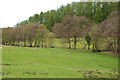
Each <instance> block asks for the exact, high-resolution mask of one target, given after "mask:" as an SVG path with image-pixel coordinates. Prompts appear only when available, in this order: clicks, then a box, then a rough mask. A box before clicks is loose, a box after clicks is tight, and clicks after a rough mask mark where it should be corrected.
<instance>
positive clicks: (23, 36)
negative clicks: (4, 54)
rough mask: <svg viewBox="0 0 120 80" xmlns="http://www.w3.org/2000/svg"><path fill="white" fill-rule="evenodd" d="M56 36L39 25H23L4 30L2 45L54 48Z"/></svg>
mask: <svg viewBox="0 0 120 80" xmlns="http://www.w3.org/2000/svg"><path fill="white" fill-rule="evenodd" d="M54 39H55V35H54V34H53V33H52V32H50V31H49V30H48V29H46V26H45V25H43V24H39V23H31V22H30V23H28V24H21V25H19V26H18V27H15V28H13V27H8V28H3V29H2V44H3V45H12V46H20V42H22V43H23V46H25V47H26V46H29V47H33V46H34V47H53V41H54Z"/></svg>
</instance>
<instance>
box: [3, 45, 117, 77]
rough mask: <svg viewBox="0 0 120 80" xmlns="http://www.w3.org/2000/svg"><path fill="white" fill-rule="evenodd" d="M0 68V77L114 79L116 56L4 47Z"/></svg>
mask: <svg viewBox="0 0 120 80" xmlns="http://www.w3.org/2000/svg"><path fill="white" fill-rule="evenodd" d="M67 52H69V53H70V55H66V53H67ZM2 68H3V78H85V77H93V78H98V77H102V78H116V77H117V74H118V73H117V70H118V57H117V56H115V55H111V54H105V53H93V52H90V51H82V50H72V49H64V48H29V47H7V46H3V48H2Z"/></svg>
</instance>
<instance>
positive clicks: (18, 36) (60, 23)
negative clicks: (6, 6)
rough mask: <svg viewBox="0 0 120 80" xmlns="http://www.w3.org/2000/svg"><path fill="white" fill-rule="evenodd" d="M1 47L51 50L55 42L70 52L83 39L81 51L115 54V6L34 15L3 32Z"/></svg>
mask: <svg viewBox="0 0 120 80" xmlns="http://www.w3.org/2000/svg"><path fill="white" fill-rule="evenodd" d="M2 37H3V38H2V44H3V45H13V46H15V45H16V46H19V45H20V43H21V42H22V43H24V45H23V46H30V47H33V46H34V47H51V48H53V47H54V42H55V38H56V37H57V38H60V39H64V43H67V44H68V48H72V47H71V43H74V49H76V45H77V44H78V41H79V39H80V38H85V40H86V43H87V44H85V45H84V47H83V49H85V47H86V45H88V49H89V48H90V45H92V47H93V48H92V49H93V51H95V52H96V51H103V50H112V51H113V52H114V53H118V52H117V51H118V46H119V45H118V44H117V43H118V3H113V2H104V3H102V2H101V3H100V2H98V3H97V2H88V3H84V2H78V3H75V2H73V3H72V4H68V5H67V6H62V7H60V8H59V9H57V10H51V11H47V12H45V13H43V12H41V13H40V15H38V14H35V15H34V16H33V17H30V18H29V20H26V21H23V22H21V23H18V24H17V26H16V27H14V28H10V27H8V28H3V33H2Z"/></svg>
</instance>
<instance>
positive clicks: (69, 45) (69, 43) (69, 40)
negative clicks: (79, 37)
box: [68, 39, 71, 49]
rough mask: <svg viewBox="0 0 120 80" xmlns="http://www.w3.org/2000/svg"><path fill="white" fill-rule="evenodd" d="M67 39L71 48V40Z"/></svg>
mask: <svg viewBox="0 0 120 80" xmlns="http://www.w3.org/2000/svg"><path fill="white" fill-rule="evenodd" d="M68 41H69V47H68V48H69V49H71V42H70V39H68Z"/></svg>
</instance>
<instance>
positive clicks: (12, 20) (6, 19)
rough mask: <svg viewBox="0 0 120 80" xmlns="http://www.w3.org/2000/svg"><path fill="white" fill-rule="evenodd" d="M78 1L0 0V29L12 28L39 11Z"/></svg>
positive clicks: (77, 0)
mask: <svg viewBox="0 0 120 80" xmlns="http://www.w3.org/2000/svg"><path fill="white" fill-rule="evenodd" d="M73 1H74V2H79V1H80V0H0V28H3V27H8V26H10V27H13V26H14V25H16V24H17V23H18V22H21V21H23V20H27V19H28V18H29V17H30V16H33V15H34V14H36V13H37V14H40V12H41V11H43V12H46V11H47V10H53V9H57V8H59V7H60V6H61V5H66V4H68V3H72V2H73Z"/></svg>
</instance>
